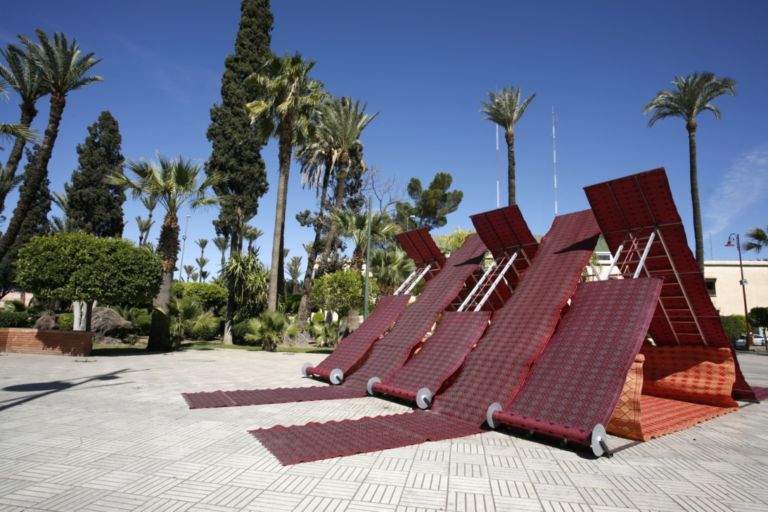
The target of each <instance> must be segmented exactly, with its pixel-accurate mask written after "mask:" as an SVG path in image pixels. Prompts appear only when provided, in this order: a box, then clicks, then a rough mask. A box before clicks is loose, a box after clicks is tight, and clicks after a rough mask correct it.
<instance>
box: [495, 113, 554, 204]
mask: <svg viewBox="0 0 768 512" xmlns="http://www.w3.org/2000/svg"><path fill="white" fill-rule="evenodd" d="M556 124H557V117H556V116H555V107H554V106H552V177H553V178H554V185H555V215H557V132H556V129H555V126H556ZM497 144H498V142H497Z"/></svg>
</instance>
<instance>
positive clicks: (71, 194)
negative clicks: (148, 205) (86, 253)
mask: <svg viewBox="0 0 768 512" xmlns="http://www.w3.org/2000/svg"><path fill="white" fill-rule="evenodd" d="M121 141H122V137H121V136H120V128H119V126H118V124H117V120H115V118H114V117H112V114H111V113H109V111H104V112H102V113H101V114H100V115H99V119H98V120H97V121H96V122H95V123H94V124H92V125H91V126H89V127H88V136H87V137H86V139H85V141H84V142H83V143H82V144H78V145H77V154H78V162H79V164H80V166H79V168H78V169H76V170H75V172H73V173H72V183H71V184H66V185H64V190H65V192H66V195H67V210H66V212H65V213H66V216H67V220H68V221H69V223H70V225H71V227H72V230H73V231H84V232H86V233H91V234H93V235H96V236H102V237H107V236H116V237H119V236H122V234H123V203H124V202H125V193H124V192H123V189H122V188H121V187H119V186H116V185H112V184H110V183H107V182H106V181H105V178H106V177H108V176H110V175H112V174H115V173H116V172H118V171H119V170H120V169H122V167H123V163H124V162H125V158H124V157H123V155H122V154H121V153H120V145H121Z"/></svg>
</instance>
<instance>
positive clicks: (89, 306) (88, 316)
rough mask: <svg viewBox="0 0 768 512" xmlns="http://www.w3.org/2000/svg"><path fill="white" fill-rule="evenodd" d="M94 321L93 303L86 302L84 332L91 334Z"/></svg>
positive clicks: (90, 301)
mask: <svg viewBox="0 0 768 512" xmlns="http://www.w3.org/2000/svg"><path fill="white" fill-rule="evenodd" d="M92 320H93V301H92V300H87V301H85V325H84V328H83V330H84V331H85V332H91V323H92Z"/></svg>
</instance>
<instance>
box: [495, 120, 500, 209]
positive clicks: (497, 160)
mask: <svg viewBox="0 0 768 512" xmlns="http://www.w3.org/2000/svg"><path fill="white" fill-rule="evenodd" d="M500 176H501V170H500V168H499V125H496V208H499V207H500V206H501V204H500V203H499V200H500V198H499V194H500V192H499V183H500V180H499V177H500Z"/></svg>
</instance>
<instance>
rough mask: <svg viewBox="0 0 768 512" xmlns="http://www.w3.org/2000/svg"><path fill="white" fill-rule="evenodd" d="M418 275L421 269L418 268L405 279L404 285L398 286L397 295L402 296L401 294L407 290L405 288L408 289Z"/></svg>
mask: <svg viewBox="0 0 768 512" xmlns="http://www.w3.org/2000/svg"><path fill="white" fill-rule="evenodd" d="M418 273H419V269H418V268H417V269H414V271H413V272H411V273H410V274H408V277H406V278H405V281H403V284H401V285H400V286H398V287H397V290H395V295H400V293H402V291H403V290H404V289H405V287H407V286H408V285H409V284H410V283H411V280H412V279H413V278H414V277H416V274H418Z"/></svg>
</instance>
